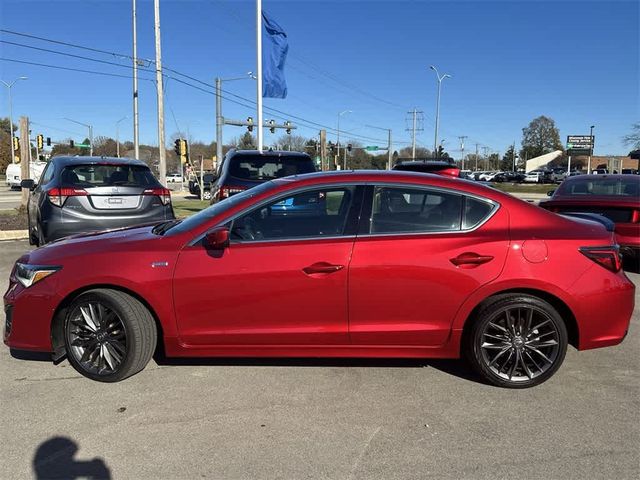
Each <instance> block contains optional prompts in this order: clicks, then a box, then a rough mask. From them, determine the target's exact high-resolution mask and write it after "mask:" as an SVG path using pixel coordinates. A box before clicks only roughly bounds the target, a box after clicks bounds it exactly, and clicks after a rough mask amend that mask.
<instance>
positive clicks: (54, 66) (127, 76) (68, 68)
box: [0, 57, 153, 82]
mask: <svg viewBox="0 0 640 480" xmlns="http://www.w3.org/2000/svg"><path fill="white" fill-rule="evenodd" d="M0 60H2V61H5V62H14V63H23V64H25V65H34V66H37V67H47V68H55V69H57V70H68V71H71V72H81V73H91V74H93V75H104V76H107V77H119V78H133V76H131V75H121V74H118V73H107V72H98V71H96V70H84V69H82V68H72V67H61V66H60V65H50V64H46V63H38V62H27V61H25V60H16V59H15V58H6V57H0ZM141 80H149V81H151V82H153V80H152V79H150V78H142V79H141Z"/></svg>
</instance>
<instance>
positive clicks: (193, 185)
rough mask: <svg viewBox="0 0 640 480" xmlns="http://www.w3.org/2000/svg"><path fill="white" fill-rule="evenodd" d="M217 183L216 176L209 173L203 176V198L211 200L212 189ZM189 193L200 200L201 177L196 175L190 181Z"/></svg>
mask: <svg viewBox="0 0 640 480" xmlns="http://www.w3.org/2000/svg"><path fill="white" fill-rule="evenodd" d="M215 181H216V175H215V174H214V173H211V172H208V173H204V174H203V175H202V183H203V184H204V188H203V189H202V198H203V199H204V200H211V187H213V184H214V182H215ZM189 193H190V194H191V195H195V196H196V197H198V198H200V175H195V176H194V177H193V178H192V179H190V180H189Z"/></svg>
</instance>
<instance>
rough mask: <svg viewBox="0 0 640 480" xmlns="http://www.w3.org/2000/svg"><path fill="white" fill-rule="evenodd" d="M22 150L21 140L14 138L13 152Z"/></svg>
mask: <svg viewBox="0 0 640 480" xmlns="http://www.w3.org/2000/svg"><path fill="white" fill-rule="evenodd" d="M18 150H20V139H19V138H18V137H13V151H14V152H17V151H18Z"/></svg>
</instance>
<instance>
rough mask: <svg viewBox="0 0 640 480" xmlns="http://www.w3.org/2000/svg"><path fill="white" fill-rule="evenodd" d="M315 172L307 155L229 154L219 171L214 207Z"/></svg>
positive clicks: (246, 152) (275, 153) (232, 151)
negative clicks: (244, 193)
mask: <svg viewBox="0 0 640 480" xmlns="http://www.w3.org/2000/svg"><path fill="white" fill-rule="evenodd" d="M315 171H316V166H315V164H314V163H313V160H312V159H311V157H310V156H309V155H307V154H306V153H301V152H284V151H274V150H269V151H266V150H265V151H262V152H258V151H257V150H230V151H229V152H228V153H227V155H226V156H225V157H224V160H223V162H222V165H220V167H219V169H218V173H219V175H218V180H217V181H216V184H215V185H214V187H213V190H212V192H211V203H216V202H219V201H221V200H224V199H225V198H229V197H230V196H232V195H234V194H236V193H239V192H242V191H244V190H248V189H250V188H252V187H255V186H256V185H260V184H261V183H264V182H268V181H269V180H273V179H276V178H282V177H288V176H290V175H299V174H303V173H312V172H315Z"/></svg>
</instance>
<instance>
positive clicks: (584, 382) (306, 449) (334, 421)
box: [0, 241, 640, 479]
mask: <svg viewBox="0 0 640 480" xmlns="http://www.w3.org/2000/svg"><path fill="white" fill-rule="evenodd" d="M28 248H29V247H28V245H27V242H26V241H8V242H0V289H1V290H2V292H4V291H5V290H6V287H7V277H8V274H9V270H10V268H11V266H12V264H13V261H14V260H15V259H16V258H18V257H19V256H20V255H21V254H22V253H23V252H24V251H26V250H27V249H28ZM629 276H630V278H632V279H633V281H634V282H635V283H636V285H640V275H638V274H629ZM639 297H640V295H639V294H638V292H637V293H636V304H637V305H638V304H640V298H639ZM212 308H215V306H212ZM612 308H615V306H614V305H612ZM602 321H607V319H606V318H603V319H602ZM639 328H640V309H639V308H638V306H637V307H636V310H635V312H634V316H633V320H632V325H631V330H630V333H629V335H628V337H627V339H626V340H625V341H624V342H623V343H622V344H621V345H619V346H617V347H613V348H607V349H602V350H592V351H586V352H580V353H578V352H576V351H575V350H573V349H570V350H569V352H568V354H567V358H566V360H565V363H564V365H563V366H562V368H561V369H560V371H559V372H558V373H557V374H556V375H555V377H553V378H552V379H551V380H550V381H548V382H547V383H545V384H543V385H541V386H540V387H537V388H534V389H529V390H524V391H513V390H504V389H499V388H495V387H491V386H488V385H484V384H482V383H479V382H478V380H477V379H476V377H475V376H474V375H473V374H472V373H470V372H469V371H468V370H467V368H466V367H465V366H464V365H463V364H462V363H461V362H457V361H428V362H414V361H355V360H349V361H337V360H331V361H320V360H318V361H296V360H274V361H265V360H253V361H250V360H247V361H242V360H227V361H225V360H211V361H207V360H198V361H162V362H161V364H158V363H156V362H152V363H151V364H150V365H149V366H148V367H147V368H146V369H145V370H144V371H143V372H141V373H140V374H138V375H135V376H134V377H132V378H129V379H127V380H125V381H124V382H121V383H117V384H101V383H97V382H91V381H89V380H87V379H84V378H83V377H81V376H80V375H79V374H77V373H76V372H75V371H74V370H73V369H72V367H71V366H69V364H68V363H67V362H66V361H65V362H63V363H62V364H60V365H57V366H54V365H53V364H51V363H50V362H48V361H42V360H41V361H38V360H18V359H15V358H12V357H11V355H10V353H9V350H8V348H6V347H4V346H2V348H0V374H1V376H2V388H1V392H0V405H2V408H1V409H0V410H1V411H0V418H1V422H2V423H1V429H0V431H1V432H2V437H1V438H2V450H3V454H2V461H0V478H2V479H5V478H6V479H20V478H34V477H36V478H51V477H54V478H67V476H70V475H69V474H70V473H73V474H74V475H76V476H80V477H92V478H114V479H121V478H124V479H152V478H153V479H155V478H171V479H187V478H189V479H191V478H212V479H240V478H243V479H244V478H246V479H256V478H269V479H271V478H281V479H302V478H314V479H315V478H327V479H370V478H379V479H425V478H437V479H441V478H474V479H475V478H491V479H495V478H526V479H530V478H545V479H555V478H563V479H570V478H580V479H584V478H589V479H592V478H617V479H622V478H638V477H639V475H640V413H639V412H640V395H639V394H640V388H639V387H640V376H639V374H638V372H639V367H640V355H639V354H638V351H639V347H640V334H639V332H638V330H639ZM60 474H62V476H61V477H56V475H60ZM74 478H75V477H74Z"/></svg>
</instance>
